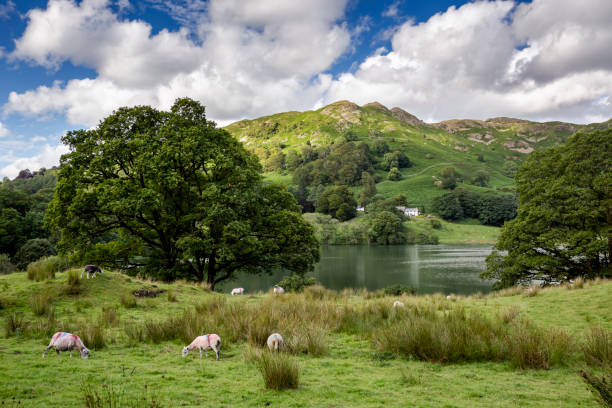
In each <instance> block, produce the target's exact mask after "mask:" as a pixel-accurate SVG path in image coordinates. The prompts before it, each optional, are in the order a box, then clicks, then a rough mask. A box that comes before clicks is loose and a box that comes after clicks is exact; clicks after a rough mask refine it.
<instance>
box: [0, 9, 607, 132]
mask: <svg viewBox="0 0 612 408" xmlns="http://www.w3.org/2000/svg"><path fill="white" fill-rule="evenodd" d="M147 2H148V4H149V5H152V6H153V7H156V8H158V9H163V10H166V11H167V12H168V13H169V14H170V15H171V16H172V17H173V18H175V19H176V21H179V22H180V23H181V24H182V25H183V26H184V27H185V28H182V29H180V30H178V31H167V30H162V31H160V32H158V33H155V34H154V33H153V31H152V28H151V26H150V25H149V24H148V23H146V22H144V21H141V20H129V19H124V18H119V17H118V16H117V14H115V13H114V12H113V11H112V7H111V6H112V4H117V5H123V6H126V5H127V4H129V3H128V2H127V1H123V0H122V1H119V2H115V1H114V2H113V3H111V2H110V0H82V1H81V2H79V3H77V2H75V1H74V0H49V3H48V5H47V8H46V9H44V10H32V11H30V12H29V13H28V16H27V17H28V22H27V28H26V30H25V32H24V33H23V35H22V36H21V38H19V39H17V41H16V43H15V50H14V51H13V52H12V53H11V54H10V58H12V59H14V60H26V61H30V62H31V63H32V64H37V65H41V66H44V67H47V68H49V69H55V68H57V67H59V66H60V65H61V64H62V63H64V62H65V61H70V62H71V63H72V64H74V65H84V66H87V67H90V68H92V69H94V70H95V71H96V72H97V77H95V78H87V79H73V80H69V81H66V82H57V83H54V84H53V85H51V86H41V87H39V88H36V89H32V90H29V91H25V92H21V93H18V92H12V93H11V94H10V95H9V100H8V102H7V104H6V105H5V107H4V110H5V112H6V113H8V114H11V113H22V114H30V115H35V116H43V115H49V114H59V115H65V116H66V118H67V120H68V121H69V122H70V123H72V124H78V125H85V126H92V125H95V124H96V123H97V121H98V120H100V119H101V118H103V117H104V116H105V115H107V114H108V113H110V112H111V111H112V110H113V109H115V108H117V107H119V106H123V105H134V104H148V105H153V106H156V107H159V108H163V109H167V108H168V107H169V106H170V105H171V104H172V102H173V101H174V100H175V99H176V98H177V97H181V96H189V97H192V98H195V99H198V100H200V101H202V102H203V103H204V104H206V105H207V111H208V114H209V117H211V118H213V119H216V120H218V121H220V123H221V124H225V123H228V122H229V121H232V120H236V119H240V118H243V117H257V116H261V115H264V114H270V113H274V112H279V111H286V110H290V109H291V110H293V109H295V110H302V109H310V108H312V107H314V106H320V105H321V104H325V103H330V102H333V101H336V100H339V99H349V100H353V101H355V102H357V103H360V104H362V103H366V102H370V101H373V100H378V101H380V102H382V103H384V104H386V105H389V106H399V107H402V108H404V109H406V110H408V111H410V112H412V113H414V114H416V115H417V116H419V117H421V118H423V119H425V120H428V121H438V120H443V119H449V118H457V117H469V118H476V119H485V118H487V117H492V116H501V115H503V116H517V117H522V118H528V119H534V120H565V121H574V122H588V121H591V120H593V119H602V118H603V119H607V118H609V117H611V116H612V106H611V104H610V103H609V100H610V95H612V54H611V53H609V52H608V48H609V44H610V43H612V25H610V24H609V22H610V21H612V2H609V1H608V0H585V1H583V2H579V3H578V2H575V1H572V0H533V1H532V2H531V3H516V2H514V1H502V0H498V1H477V2H472V3H467V4H465V5H463V6H461V7H458V8H457V7H454V6H453V7H450V8H449V9H448V10H445V11H442V12H439V13H437V14H435V15H433V16H432V17H430V18H429V19H428V20H427V21H423V22H420V23H417V22H415V21H413V20H405V19H404V20H402V19H401V17H398V16H399V15H400V13H399V8H398V7H395V8H394V7H393V5H392V6H391V7H389V8H388V9H387V10H385V14H386V15H388V16H392V17H393V16H395V17H393V18H394V21H398V22H399V24H398V25H396V26H391V27H387V28H386V29H385V31H384V33H385V34H384V35H388V36H389V38H390V44H391V47H389V49H388V50H387V49H384V48H381V49H379V50H376V51H375V52H373V53H372V54H371V55H370V56H369V57H367V58H366V59H364V60H363V61H358V62H357V64H356V66H352V68H351V69H350V72H346V73H340V74H337V75H336V76H335V77H332V76H331V75H330V74H329V73H328V70H329V69H330V67H331V66H332V65H333V64H334V62H335V61H337V60H338V59H339V57H340V56H342V55H343V54H344V53H346V52H350V50H351V49H352V44H351V42H353V44H354V43H355V42H356V41H359V38H358V37H359V32H358V31H359V30H358V29H355V30H352V31H351V29H350V28H349V27H348V26H347V24H346V23H345V22H343V18H344V13H345V9H346V6H347V0H335V1H330V0H296V1H292V2H287V1H283V0H210V1H208V2H204V1H202V0H179V1H172V2H171V1H169V0H147Z"/></svg>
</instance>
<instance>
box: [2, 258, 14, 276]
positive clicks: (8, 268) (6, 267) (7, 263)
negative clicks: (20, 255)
mask: <svg viewBox="0 0 612 408" xmlns="http://www.w3.org/2000/svg"><path fill="white" fill-rule="evenodd" d="M15 269H16V266H15V265H13V263H12V262H11V258H10V257H9V255H8V254H0V275H5V274H7V273H11V272H14V271H15Z"/></svg>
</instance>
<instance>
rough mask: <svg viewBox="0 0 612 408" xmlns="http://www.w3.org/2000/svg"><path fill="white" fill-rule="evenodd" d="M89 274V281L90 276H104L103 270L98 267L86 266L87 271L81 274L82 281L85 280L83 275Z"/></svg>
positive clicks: (84, 270)
mask: <svg viewBox="0 0 612 408" xmlns="http://www.w3.org/2000/svg"><path fill="white" fill-rule="evenodd" d="M85 272H87V279H89V274H90V273H91V274H92V275H93V278H95V277H96V272H97V273H98V274H100V275H102V269H101V268H100V267H99V266H98V265H85V269H83V272H81V279H83V274H84V273H85Z"/></svg>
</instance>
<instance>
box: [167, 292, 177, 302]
mask: <svg viewBox="0 0 612 408" xmlns="http://www.w3.org/2000/svg"><path fill="white" fill-rule="evenodd" d="M167 294H168V302H177V301H178V299H177V298H176V293H175V292H174V290H173V289H168V292H167Z"/></svg>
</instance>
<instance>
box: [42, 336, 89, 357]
mask: <svg viewBox="0 0 612 408" xmlns="http://www.w3.org/2000/svg"><path fill="white" fill-rule="evenodd" d="M53 347H55V351H56V352H57V355H58V356H59V354H60V351H70V357H72V350H74V349H77V350H78V351H79V353H81V357H83V358H89V349H88V348H87V347H85V345H84V344H83V341H82V340H81V338H80V337H79V336H77V335H76V334H71V333H66V332H57V333H55V334H54V335H53V337H51V342H50V343H49V345H48V346H47V348H46V349H45V352H44V353H43V357H45V356H46V355H47V352H48V351H49V350H51V348H53Z"/></svg>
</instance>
